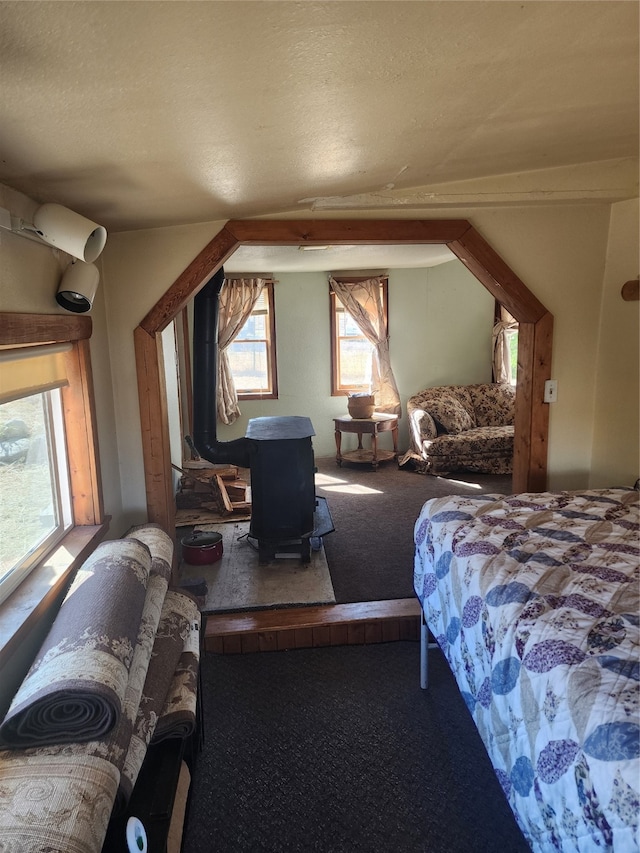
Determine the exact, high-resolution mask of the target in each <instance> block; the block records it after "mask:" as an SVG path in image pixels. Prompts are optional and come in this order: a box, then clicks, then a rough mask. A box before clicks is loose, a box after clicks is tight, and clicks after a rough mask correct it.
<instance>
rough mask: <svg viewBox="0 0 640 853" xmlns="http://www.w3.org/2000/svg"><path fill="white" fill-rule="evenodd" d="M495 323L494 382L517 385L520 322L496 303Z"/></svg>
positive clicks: (493, 336) (493, 334)
mask: <svg viewBox="0 0 640 853" xmlns="http://www.w3.org/2000/svg"><path fill="white" fill-rule="evenodd" d="M493 323H494V325H493V333H492V339H493V381H494V382H508V383H509V384H510V385H517V383H518V328H519V326H518V321H517V320H516V319H515V317H512V316H511V314H510V313H509V312H508V311H507V309H506V308H503V306H502V305H500V303H499V302H498V301H496V303H495V311H494V318H493Z"/></svg>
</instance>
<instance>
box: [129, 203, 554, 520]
mask: <svg viewBox="0 0 640 853" xmlns="http://www.w3.org/2000/svg"><path fill="white" fill-rule="evenodd" d="M325 243H329V244H331V245H352V244H354V243H365V244H370V245H402V244H406V245H408V244H419V243H438V244H442V243H444V244H446V245H447V246H448V247H449V249H450V250H451V251H452V252H453V253H454V254H455V255H456V256H457V257H458V258H459V259H460V260H461V261H462V263H463V264H464V265H465V266H466V267H467V268H468V269H469V271H470V272H472V273H473V275H475V277H476V278H477V279H478V280H479V281H480V282H481V283H482V284H483V285H484V286H485V287H486V288H487V290H489V292H490V293H491V294H492V295H493V296H494V297H495V299H496V300H497V301H498V302H499V303H500V304H501V305H503V306H504V307H505V308H506V309H507V310H508V311H509V313H510V314H512V315H513V317H515V319H516V320H518V322H519V324H520V331H519V337H518V340H519V346H518V389H517V395H516V417H515V451H514V470H513V490H514V491H515V492H524V491H541V490H543V489H544V488H545V487H546V479H547V440H548V420H549V412H548V406H547V404H545V403H543V391H544V383H545V380H547V379H549V378H550V375H551V350H552V346H551V343H552V341H551V339H552V330H553V317H552V315H551V314H550V313H549V312H548V311H547V309H546V308H545V307H544V305H543V304H542V303H541V302H540V301H539V300H538V299H537V298H536V297H535V296H534V295H533V294H532V293H531V291H530V290H529V289H528V288H527V287H526V285H525V284H524V283H523V282H522V281H521V280H520V279H519V278H518V276H517V275H516V274H515V273H514V272H513V270H511V269H510V268H509V267H508V265H507V264H506V263H505V262H504V261H503V259H502V258H501V257H500V256H499V255H498V254H497V252H495V251H494V249H493V248H492V247H491V246H490V245H489V244H488V243H487V242H486V240H484V238H483V237H482V236H481V235H480V234H479V233H478V232H477V231H476V230H475V229H474V228H473V226H472V225H471V224H470V223H469V222H468V221H467V220H466V219H444V220H421V219H418V220H415V219H414V220H402V219H393V220H374V219H369V220H367V219H362V220H360V219H358V220H345V219H331V220H327V219H322V220H258V219H256V220H252V219H248V220H230V221H229V222H227V223H226V225H225V226H224V227H223V228H222V230H221V231H219V232H218V234H216V235H215V237H213V239H212V240H211V241H210V242H209V243H208V244H207V245H206V246H205V247H204V249H202V251H201V252H200V253H199V254H198V255H197V257H195V258H194V260H193V261H192V262H191V263H190V264H189V266H188V267H187V268H186V269H185V270H184V272H183V273H182V274H181V275H180V276H178V278H177V279H176V281H175V282H174V283H173V284H172V285H171V287H170V288H169V289H168V290H167V292H166V293H165V294H164V296H162V297H161V298H160V299H159V300H158V302H157V303H156V304H155V305H154V307H153V308H152V309H151V311H149V313H148V314H147V315H146V316H145V317H144V319H143V320H142V322H141V323H140V325H139V326H138V328H137V329H136V330H135V333H134V339H135V345H136V361H137V374H138V393H139V401H140V415H141V421H142V443H143V456H144V467H145V485H146V492H147V508H148V514H149V520H150V521H156V522H158V523H160V524H162V525H163V526H164V527H166V528H167V529H168V530H172V529H173V527H174V523H175V506H174V501H173V496H172V495H171V489H170V483H171V459H170V454H169V425H168V418H167V412H166V394H165V392H164V375H163V373H162V367H161V366H162V340H161V332H162V331H163V330H164V329H165V328H166V327H167V326H168V325H169V323H171V322H172V320H173V319H174V318H175V317H177V316H178V314H179V313H180V312H181V311H182V310H183V308H184V307H185V306H186V305H187V303H188V302H189V301H190V300H191V299H192V298H193V297H194V296H195V294H196V293H197V292H198V291H199V290H200V289H201V288H202V287H204V285H205V284H206V282H207V281H208V280H209V278H210V277H211V276H212V275H213V274H214V272H216V270H218V269H220V267H221V266H222V265H223V264H224V262H225V261H226V260H227V258H229V257H230V256H231V255H232V254H233V252H234V251H235V250H236V249H237V248H238V247H239V246H242V245H272V246H275V245H279V246H304V245H314V244H315V245H323V244H325Z"/></svg>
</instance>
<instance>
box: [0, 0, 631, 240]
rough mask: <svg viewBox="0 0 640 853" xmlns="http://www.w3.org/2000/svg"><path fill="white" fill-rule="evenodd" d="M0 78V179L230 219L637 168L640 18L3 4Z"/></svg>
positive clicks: (417, 6) (124, 209) (552, 9)
mask: <svg viewBox="0 0 640 853" xmlns="http://www.w3.org/2000/svg"><path fill="white" fill-rule="evenodd" d="M0 80H1V81H2V82H1V89H0V183H1V184H5V185H6V186H8V187H11V188H12V189H15V190H18V191H20V192H23V193H25V194H26V195H28V196H29V197H30V198H32V199H34V200H35V201H37V202H40V203H41V202H45V201H56V202H59V203H62V204H65V205H67V206H68V207H71V208H73V209H75V210H77V211H78V212H81V213H83V214H84V215H86V216H89V217H91V218H92V219H94V220H96V221H97V222H100V223H101V224H104V225H105V226H106V227H107V228H108V229H109V230H129V229H137V228H144V227H154V226H161V225H171V224H177V223H191V222H198V221H206V220H216V219H229V218H235V219H238V218H246V217H251V216H260V215H267V214H277V213H284V212H290V211H295V210H300V209H302V208H307V209H308V208H309V207H310V206H312V205H313V201H310V200H314V199H320V200H322V199H323V198H326V197H331V198H333V197H345V196H352V195H358V194H367V193H379V192H393V191H407V190H409V189H411V188H417V187H429V186H431V185H441V184H446V183H447V182H450V181H468V180H471V179H478V178H486V177H488V176H498V175H506V174H513V173H516V174H518V175H521V174H522V173H524V172H531V171H532V170H541V169H549V168H553V167H565V166H568V165H572V164H586V163H594V162H597V161H611V160H615V159H617V158H636V157H637V155H638V4H637V3H636V2H608V0H604V1H603V2H600V0H596V2H573V0H569V2H564V0H556V2H528V0H524V2H502V0H499V1H498V2H476V0H474V1H473V2H464V0H463V1H462V2H450V0H445V2H436V0H433V1H432V0H419V1H418V2H402V0H396V1H395V2H327V3H316V2H311V0H309V1H308V2H288V0H287V2H269V0H265V2H244V0H228V1H227V2H37V0H36V2H7V0H4V2H0ZM304 200H306V201H304Z"/></svg>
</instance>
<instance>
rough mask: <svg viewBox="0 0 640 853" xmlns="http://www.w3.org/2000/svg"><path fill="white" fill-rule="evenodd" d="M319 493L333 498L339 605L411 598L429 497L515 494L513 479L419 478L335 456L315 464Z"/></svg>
mask: <svg viewBox="0 0 640 853" xmlns="http://www.w3.org/2000/svg"><path fill="white" fill-rule="evenodd" d="M316 468H317V470H318V473H317V475H316V494H317V495H319V496H320V497H325V498H327V503H328V505H329V509H330V511H331V515H332V516H333V521H334V525H335V531H334V532H333V533H330V534H329V535H328V536H325V537H324V548H325V553H326V555H327V562H328V563H329V572H330V573H331V581H332V583H333V589H334V592H335V596H336V601H337V602H338V604H345V603H347V602H353V601H382V600H384V599H391V598H411V597H412V596H413V595H414V592H413V526H414V524H415V521H416V519H417V517H418V514H419V513H420V509H421V508H422V505H423V504H424V502H425V501H427V500H429V498H436V497H443V496H444V495H462V494H470V495H478V494H489V493H493V492H498V493H501V494H511V475H502V476H499V475H493V474H465V473H460V474H456V475H452V476H451V477H449V478H445V477H432V476H429V475H425V474H417V473H416V472H415V471H412V470H410V469H408V468H401V469H400V468H398V466H397V465H396V464H395V462H387V463H385V464H382V465H380V466H379V467H378V470H377V471H373V469H372V468H371V467H370V466H368V465H354V464H349V463H346V462H343V464H342V467H338V466H337V465H336V460H335V457H334V456H332V457H324V458H319V459H316Z"/></svg>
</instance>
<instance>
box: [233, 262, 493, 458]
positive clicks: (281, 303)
mask: <svg viewBox="0 0 640 853" xmlns="http://www.w3.org/2000/svg"><path fill="white" fill-rule="evenodd" d="M270 272H271V270H270ZM273 272H274V276H275V278H276V279H277V281H278V283H277V284H276V285H275V303H276V307H275V315H276V342H277V355H278V387H279V398H278V399H277V400H247V401H245V402H241V403H240V409H241V411H242V415H241V417H240V418H239V419H238V420H237V421H236V422H235V423H234V424H232V425H230V426H225V425H224V424H219V425H218V429H217V432H218V438H219V439H220V440H221V441H229V440H230V439H232V438H238V437H240V436H243V435H244V434H245V431H246V427H247V422H248V420H249V418H253V417H262V416H265V415H306V416H307V417H309V418H311V422H312V424H313V426H314V429H315V432H316V435H315V437H314V439H313V448H314V452H315V455H316V457H318V458H319V457H321V456H333V455H335V439H334V425H333V420H332V419H333V418H337V417H340V416H342V415H344V414H346V412H347V400H346V397H344V396H342V397H332V396H331V351H330V322H329V285H328V274H327V273H326V272H311V273H280V272H278V271H277V270H276V271H273ZM493 306H494V300H493V297H492V296H491V295H490V294H489V293H488V292H487V291H486V290H485V288H484V287H483V286H482V285H481V284H480V283H479V282H478V281H477V279H475V278H474V276H472V275H471V274H470V273H469V271H468V270H467V269H466V268H465V267H464V265H463V264H461V263H460V261H457V260H454V261H451V262H450V263H447V264H442V265H441V266H437V267H431V268H429V269H419V270H409V269H400V270H390V271H389V339H390V341H389V347H390V351H391V361H392V365H393V369H394V373H395V376H396V382H397V384H398V390H399V392H400V396H401V400H402V408H403V411H406V409H405V404H406V401H407V398H408V397H410V396H411V395H412V394H415V393H416V392H417V391H420V390H422V388H425V387H427V386H429V385H435V384H439V383H442V384H449V383H452V382H459V383H467V382H485V381H487V382H488V381H490V380H491V327H492V324H493ZM399 432H400V436H399V445H400V447H401V449H406V448H407V447H408V429H407V423H406V417H402V418H401V420H400V431H399ZM356 441H357V439H356V436H354V435H345V436H344V437H343V445H342V446H343V449H345V450H349V449H352V448H351V446H350V445H351V444H353V446H354V447H355V442H356ZM385 441H386V439H385V438H382V439H381V442H385ZM389 441H390V440H389ZM389 447H391V444H390V443H389Z"/></svg>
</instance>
